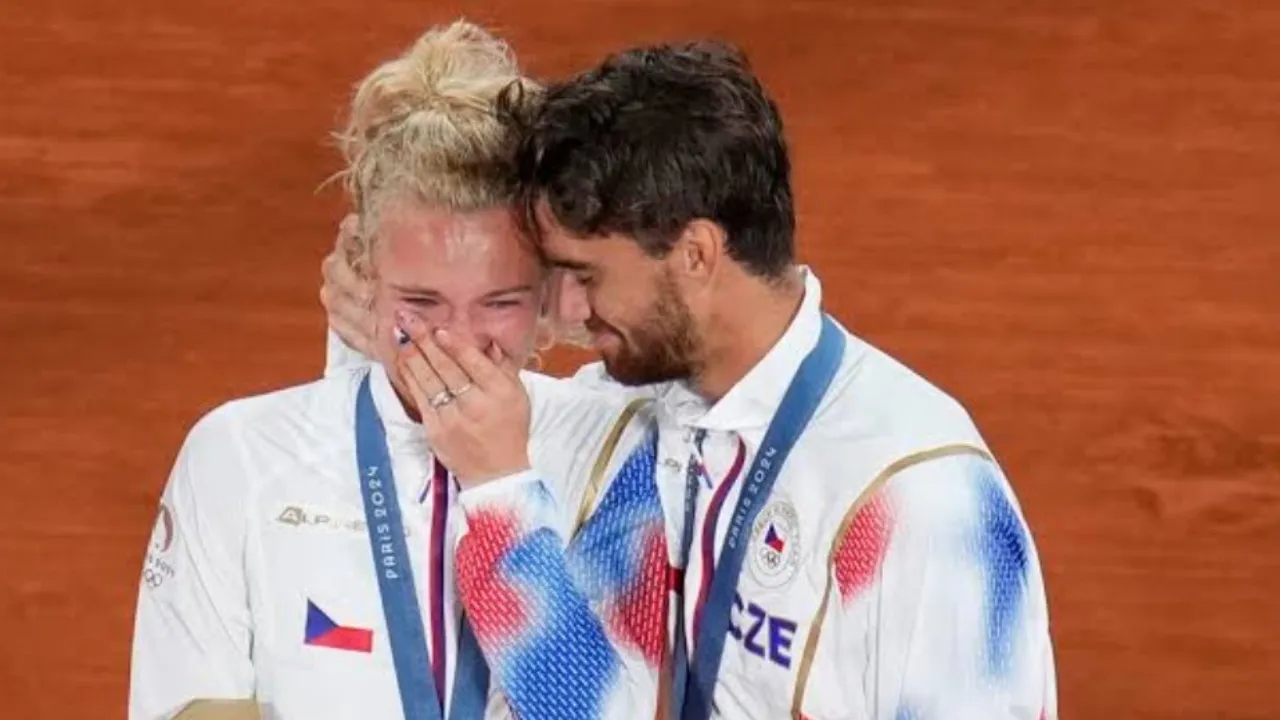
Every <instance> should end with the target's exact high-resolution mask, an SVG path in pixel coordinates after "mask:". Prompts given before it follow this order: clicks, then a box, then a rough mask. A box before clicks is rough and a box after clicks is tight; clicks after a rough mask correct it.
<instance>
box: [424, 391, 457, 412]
mask: <svg viewBox="0 0 1280 720" xmlns="http://www.w3.org/2000/svg"><path fill="white" fill-rule="evenodd" d="M453 397H454V396H453V393H451V392H449V391H448V390H441V391H440V392H438V393H436V394H435V395H432V396H431V399H430V400H428V401H427V404H428V405H430V406H431V409H432V410H435V409H437V408H442V407H444V406H445V405H448V404H449V403H451V402H453Z"/></svg>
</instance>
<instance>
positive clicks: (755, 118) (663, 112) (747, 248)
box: [516, 41, 795, 278]
mask: <svg viewBox="0 0 1280 720" xmlns="http://www.w3.org/2000/svg"><path fill="white" fill-rule="evenodd" d="M524 106H525V107H532V108H533V110H532V112H531V113H527V114H526V115H525V117H524V118H523V121H524V123H525V136H524V139H523V142H522V144H521V146H520V149H519V151H518V156H517V159H516V165H517V167H518V169H519V175H520V177H519V180H520V187H521V192H520V199H521V205H522V209H523V211H524V214H525V215H526V217H525V219H526V221H531V220H532V219H533V214H532V213H533V210H534V208H535V207H536V206H537V204H538V203H539V202H540V201H546V203H547V205H548V207H549V208H550V210H551V212H552V213H553V214H554V216H555V219H556V220H557V222H558V223H559V224H560V225H561V226H562V227H564V228H565V229H567V230H569V231H570V232H572V233H574V234H576V235H579V236H582V237H598V236H604V235H610V234H614V233H618V234H623V235H629V236H632V237H634V238H635V240H636V242H638V243H639V244H640V246H641V247H642V248H643V249H644V250H645V252H646V253H648V254H649V255H651V256H653V257H662V256H665V254H666V253H668V252H669V251H670V250H671V247H672V245H673V243H674V241H675V240H676V239H677V238H678V237H679V235H680V232H681V231H682V230H683V229H684V228H685V227H686V225H688V223H689V222H691V221H693V220H696V219H706V220H710V221H713V222H715V223H717V224H718V225H719V226H720V227H721V228H723V229H724V232H725V234H726V236H727V246H728V253H729V255H730V257H732V258H733V259H734V260H736V261H737V262H739V263H740V264H742V265H743V266H744V267H746V268H747V269H748V270H749V271H750V272H752V273H754V274H756V275H758V276H763V277H766V278H776V277H779V276H780V275H781V274H782V272H783V271H784V270H785V269H786V268H787V266H788V265H789V264H790V263H791V262H792V260H793V256H794V252H795V250H794V245H795V241H794V236H795V211H794V208H793V204H792V198H791V178H790V175H791V166H790V160H789V158H788V153H787V145H786V141H785V138H784V136H783V129H782V119H781V117H780V115H779V113H778V108H777V105H776V104H775V102H774V101H773V100H772V99H771V98H770V97H769V95H768V93H767V92H766V91H765V89H764V87H763V85H762V84H761V82H760V80H759V79H758V78H757V77H756V76H755V74H754V73H753V72H752V71H751V68H750V66H749V64H748V62H747V59H746V57H745V56H744V55H743V54H742V53H741V52H740V51H739V50H737V49H736V48H734V47H732V46H729V45H726V44H722V43H719V42H712V41H699V42H692V43H685V44H668V45H658V46H653V47H642V48H637V49H633V50H628V51H626V52H622V53H618V54H615V55H612V56H610V57H608V58H607V59H606V60H605V61H604V62H603V63H602V64H601V65H600V66H598V67H596V68H594V69H591V70H588V71H586V72H583V73H581V74H579V75H577V76H575V77H572V78H570V79H568V80H565V81H561V82H557V83H551V84H549V85H548V86H547V87H546V88H545V90H544V91H543V93H542V98H541V102H538V103H535V104H532V105H530V104H528V103H525V104H524ZM531 227H532V228H536V227H537V225H536V223H533V224H532V225H531Z"/></svg>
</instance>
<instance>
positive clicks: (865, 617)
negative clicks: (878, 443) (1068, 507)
mask: <svg viewBox="0 0 1280 720" xmlns="http://www.w3.org/2000/svg"><path fill="white" fill-rule="evenodd" d="M831 570H832V572H833V573H834V579H835V583H834V586H835V592H836V593H837V597H836V598H835V600H836V601H837V607H836V612H835V617H834V618H832V620H833V624H832V626H831V629H830V630H831V632H832V633H833V634H834V637H833V638H832V640H834V641H835V642H836V643H837V646H836V648H835V652H836V653H837V655H838V657H843V658H864V657H865V658H866V662H867V663H868V666H867V667H866V672H863V673H860V674H859V675H857V676H855V677H851V678H844V681H845V682H853V683H860V685H861V688H860V692H859V696H860V698H861V699H862V700H863V701H864V702H865V711H866V712H865V715H864V716H865V717H871V718H876V719H877V720H903V719H904V718H906V719H917V720H924V719H926V718H945V719H947V720H952V719H956V720H968V719H970V718H972V719H974V720H978V719H982V720H1051V719H1052V718H1056V716H1057V706H1056V688H1055V680H1054V660H1053V651H1052V645H1051V642H1050V635H1049V621H1048V608H1047V602H1046V598H1045V589H1044V581H1043V577H1042V575H1041V570H1040V565H1039V560H1038V557H1037V554H1036V550H1035V546H1034V543H1033V541H1032V537H1031V534H1030V532H1029V529H1028V527H1027V524H1026V522H1025V520H1024V518H1023V516H1022V513H1021V511H1020V509H1019V508H1018V505H1017V502H1016V500H1015V498H1014V495H1013V491H1012V489H1011V488H1010V487H1009V484H1008V483H1007V482H1006V480H1005V478H1004V476H1003V474H1002V473H1001V471H1000V469H999V467H998V466H997V465H996V464H995V463H994V462H992V461H991V460H988V459H986V458H982V457H979V456H976V455H973V456H969V455H961V456H952V457H945V458H940V459H934V460H930V461H928V462H925V463H922V464H920V465H917V466H914V467H912V468H909V469H907V470H905V471H903V472H902V473H901V474H900V475H898V476H896V477H894V478H892V479H891V480H890V481H889V482H888V483H887V484H886V485H885V486H884V487H883V488H881V490H880V492H878V493H877V494H876V495H874V496H873V497H872V498H871V499H870V501H869V502H867V503H866V504H865V505H863V506H862V507H861V509H860V510H859V511H858V512H857V513H856V514H855V515H854V517H853V518H852V522H850V524H849V526H848V531H847V533H846V534H845V536H844V538H843V541H842V542H840V543H839V545H837V548H836V551H835V553H834V555H833V562H832V568H831ZM835 665H836V666H837V667H838V666H840V663H838V662H837V663H835ZM835 680H836V681H839V679H838V678H837V679H835ZM830 682H831V679H830V678H829V679H828V680H827V682H826V683H824V682H819V683H817V684H814V685H811V686H810V687H809V692H810V693H811V694H812V693H816V694H818V695H821V694H822V693H824V692H827V691H829V690H830V688H827V687H824V685H825V684H828V683H830Z"/></svg>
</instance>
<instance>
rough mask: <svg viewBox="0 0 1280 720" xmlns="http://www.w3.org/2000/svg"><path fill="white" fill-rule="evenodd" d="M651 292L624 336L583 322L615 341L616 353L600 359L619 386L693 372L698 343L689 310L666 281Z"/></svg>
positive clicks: (595, 322) (594, 320)
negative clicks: (650, 300) (652, 295)
mask: <svg viewBox="0 0 1280 720" xmlns="http://www.w3.org/2000/svg"><path fill="white" fill-rule="evenodd" d="M655 293H656V297H655V299H654V302H653V303H652V304H651V305H650V306H649V307H648V308H647V309H646V311H645V315H644V317H643V318H642V319H641V321H640V322H638V323H636V324H635V325H634V326H632V327H631V328H630V330H629V331H628V333H627V334H625V335H624V334H622V333H621V332H619V331H618V330H616V329H614V328H613V326H611V325H609V324H608V323H606V322H604V321H602V320H600V319H598V318H596V317H594V316H593V317H592V318H591V319H589V320H587V322H586V327H587V330H590V331H592V332H597V333H609V334H611V335H613V336H614V338H615V340H617V341H618V345H617V347H618V349H617V350H616V352H613V353H611V354H606V353H604V352H602V353H601V357H602V358H603V359H604V366H605V369H606V370H607V371H608V372H609V376H610V377H612V378H613V379H614V380H616V381H618V382H620V383H622V384H623V385H649V384H652V383H660V382H668V381H671V380H685V379H688V378H690V377H692V376H693V375H694V373H695V372H696V371H697V358H698V351H699V348H700V343H699V341H698V336H697V331H696V329H695V328H694V324H693V316H692V315H691V314H690V312H689V307H688V306H687V305H685V303H684V300H683V299H682V298H681V297H680V296H679V295H678V294H677V293H676V289H675V286H674V284H673V283H672V282H671V280H670V278H666V277H663V278H662V279H660V280H659V281H658V283H657V284H656V286H655Z"/></svg>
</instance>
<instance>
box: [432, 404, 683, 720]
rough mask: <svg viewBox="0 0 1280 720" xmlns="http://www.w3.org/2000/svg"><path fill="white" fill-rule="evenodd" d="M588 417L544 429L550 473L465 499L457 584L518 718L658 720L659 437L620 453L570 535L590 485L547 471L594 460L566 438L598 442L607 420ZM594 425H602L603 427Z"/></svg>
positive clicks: (543, 467) (662, 634)
mask: <svg viewBox="0 0 1280 720" xmlns="http://www.w3.org/2000/svg"><path fill="white" fill-rule="evenodd" d="M613 407H615V408H616V407H617V406H616V405H615V406H613ZM611 417H612V416H611ZM581 423H582V416H581V415H574V416H573V417H572V418H565V419H564V422H563V423H561V424H562V425H563V426H564V430H565V431H564V432H561V433H556V432H541V433H536V434H535V439H536V440H538V441H540V442H546V443H551V445H550V446H549V447H550V448H553V449H554V450H555V452H553V453H551V454H548V453H545V452H543V453H539V454H538V455H539V456H540V457H541V458H542V459H541V461H539V459H537V458H535V461H534V462H535V466H536V467H538V469H539V471H544V472H536V471H528V472H525V473H523V474H520V475H517V476H512V477H508V478H504V479H502V480H499V481H496V482H493V483H489V484H486V485H483V486H480V487H477V488H474V489H471V490H467V491H465V492H463V493H462V494H461V496H460V498H459V502H460V503H461V505H462V506H463V509H464V514H465V519H466V528H465V530H464V531H463V532H462V534H461V536H460V538H459V542H458V547H457V562H456V566H457V573H458V590H459V594H460V596H461V598H462V601H463V605H464V607H465V609H466V613H467V616H468V618H469V619H470V622H471V623H472V626H473V628H474V630H475V634H476V638H477V640H478V643H479V645H480V648H481V651H482V652H483V653H484V655H485V657H486V660H487V661H488V663H489V667H490V669H491V671H492V673H493V676H494V679H495V683H496V684H497V685H498V686H499V688H500V689H501V690H502V692H503V693H504V694H505V696H506V698H507V701H508V703H509V704H510V705H511V707H512V709H513V710H514V712H515V715H516V716H517V717H520V718H522V720H538V719H539V718H584V719H586V718H592V719H594V718H644V717H654V715H655V712H656V710H657V703H658V681H659V674H660V673H659V669H660V668H661V664H662V658H663V655H664V653H665V649H666V627H667V623H666V613H667V585H666V579H667V549H666V541H665V530H664V518H663V515H662V507H661V503H660V501H659V499H658V496H657V491H656V488H655V487H654V485H653V483H654V472H653V469H654V468H653V465H654V462H653V457H654V451H655V447H656V446H655V444H654V439H655V438H656V436H655V435H653V434H651V433H650V434H643V437H642V439H641V440H640V442H638V443H632V445H633V446H632V447H631V448H630V449H629V450H628V451H627V452H624V453H622V454H621V457H620V462H619V463H618V467H617V469H616V471H615V472H611V473H610V478H609V480H610V482H609V483H608V486H607V487H606V488H605V489H603V490H602V493H601V495H600V497H599V499H598V500H597V501H596V502H595V503H594V510H593V512H592V513H591V514H590V516H589V517H588V519H587V520H586V522H585V523H584V524H583V525H582V527H581V528H578V529H577V532H576V534H574V522H573V520H574V517H575V516H576V514H577V510H578V507H579V503H580V500H581V490H580V489H581V487H582V483H580V482H566V481H565V480H563V479H560V480H555V479H552V480H547V479H546V478H555V477H556V476H557V475H562V474H564V473H567V472H582V470H583V469H584V468H585V467H586V466H587V465H588V463H585V462H574V461H573V460H572V456H573V455H574V450H573V448H574V444H573V443H572V442H571V438H573V437H577V438H580V439H581V438H592V437H594V438H598V436H599V434H600V432H599V431H600V430H601V429H602V428H601V427H596V428H594V429H589V428H585V427H584V426H582V424H581ZM596 425H597V426H604V427H603V429H607V425H608V422H607V421H605V422H598V423H596ZM597 445H598V443H597V442H595V441H594V440H593V441H590V442H586V443H585V446H586V447H587V448H589V449H591V450H594V449H595V448H596V447H597ZM578 454H579V455H581V459H584V460H585V459H587V458H590V457H593V453H585V454H583V453H582V452H581V451H580V452H579V453H578ZM545 471H549V472H545Z"/></svg>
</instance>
